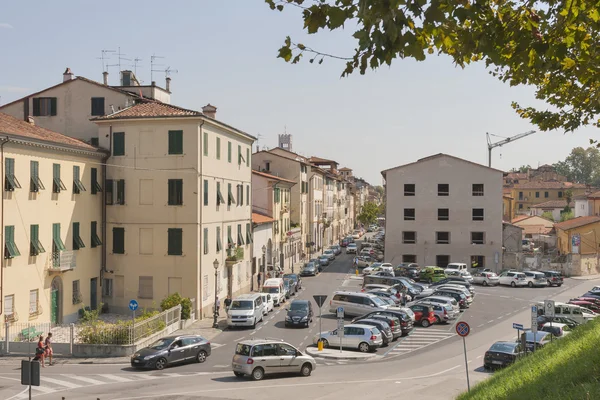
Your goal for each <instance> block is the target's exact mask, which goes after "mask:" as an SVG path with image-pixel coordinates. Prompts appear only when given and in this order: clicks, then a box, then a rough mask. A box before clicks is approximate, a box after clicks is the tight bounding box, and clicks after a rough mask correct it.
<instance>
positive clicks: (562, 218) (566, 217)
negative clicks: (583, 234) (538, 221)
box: [560, 211, 575, 222]
mask: <svg viewBox="0 0 600 400" xmlns="http://www.w3.org/2000/svg"><path fill="white" fill-rule="evenodd" d="M573 218H575V214H573V211H569V212H561V213H560V222H564V221H568V220H570V219H573Z"/></svg>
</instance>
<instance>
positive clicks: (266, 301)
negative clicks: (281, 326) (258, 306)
mask: <svg viewBox="0 0 600 400" xmlns="http://www.w3.org/2000/svg"><path fill="white" fill-rule="evenodd" d="M260 295H261V296H262V301H263V306H264V310H263V311H264V312H263V314H264V315H267V314H268V313H270V312H271V311H273V306H274V304H273V297H271V295H270V294H269V293H261V294H260Z"/></svg>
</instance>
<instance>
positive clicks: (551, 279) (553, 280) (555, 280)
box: [540, 271, 564, 287]
mask: <svg viewBox="0 0 600 400" xmlns="http://www.w3.org/2000/svg"><path fill="white" fill-rule="evenodd" d="M540 272H543V273H544V275H546V279H547V280H548V286H557V287H561V286H562V284H563V283H564V278H563V276H562V274H561V273H560V272H558V271H540Z"/></svg>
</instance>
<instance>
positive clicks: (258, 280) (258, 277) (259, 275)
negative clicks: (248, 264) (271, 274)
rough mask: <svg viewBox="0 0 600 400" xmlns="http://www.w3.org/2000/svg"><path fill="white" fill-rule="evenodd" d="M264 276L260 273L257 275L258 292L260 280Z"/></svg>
mask: <svg viewBox="0 0 600 400" xmlns="http://www.w3.org/2000/svg"><path fill="white" fill-rule="evenodd" d="M261 276H262V274H261V273H260V272H259V273H258V274H257V275H256V281H257V282H258V291H259V292H260V278H261Z"/></svg>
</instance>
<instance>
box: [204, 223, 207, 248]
mask: <svg viewBox="0 0 600 400" xmlns="http://www.w3.org/2000/svg"><path fill="white" fill-rule="evenodd" d="M204 254H208V228H204Z"/></svg>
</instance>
